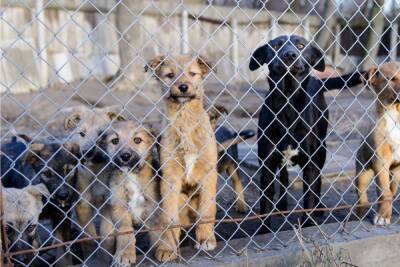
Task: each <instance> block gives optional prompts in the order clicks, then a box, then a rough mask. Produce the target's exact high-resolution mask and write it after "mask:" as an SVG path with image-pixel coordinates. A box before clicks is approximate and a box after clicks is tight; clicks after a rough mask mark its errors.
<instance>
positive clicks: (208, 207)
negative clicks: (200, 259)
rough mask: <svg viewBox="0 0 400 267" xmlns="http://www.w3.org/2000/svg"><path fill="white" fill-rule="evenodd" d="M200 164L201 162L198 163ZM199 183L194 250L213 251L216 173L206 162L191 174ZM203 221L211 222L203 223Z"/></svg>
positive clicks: (215, 243) (214, 241)
mask: <svg viewBox="0 0 400 267" xmlns="http://www.w3.org/2000/svg"><path fill="white" fill-rule="evenodd" d="M199 162H202V161H199ZM193 175H195V176H197V177H196V180H197V181H199V184H200V190H199V203H198V205H199V209H198V213H199V214H198V216H199V222H198V223H199V224H198V225H197V226H196V241H197V243H196V248H197V249H203V250H213V249H215V247H216V246H217V241H216V239H215V234H214V224H215V222H214V221H215V216H216V212H217V208H216V199H215V198H216V194H217V176H218V174H217V171H216V169H215V167H214V166H210V164H207V162H206V161H204V162H202V164H198V165H197V166H196V169H195V170H194V172H193ZM205 221H211V222H208V223H203V222H205Z"/></svg>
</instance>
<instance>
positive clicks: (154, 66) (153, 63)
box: [144, 56, 165, 76]
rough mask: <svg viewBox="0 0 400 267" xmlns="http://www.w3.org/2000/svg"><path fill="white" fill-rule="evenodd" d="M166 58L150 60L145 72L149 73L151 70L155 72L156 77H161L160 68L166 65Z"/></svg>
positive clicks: (159, 57)
mask: <svg viewBox="0 0 400 267" xmlns="http://www.w3.org/2000/svg"><path fill="white" fill-rule="evenodd" d="M164 61H165V56H158V57H155V58H153V59H152V60H150V61H149V62H148V63H147V64H146V65H145V66H144V72H148V71H149V70H151V71H153V72H154V73H155V74H156V76H160V67H161V66H162V65H163V64H164Z"/></svg>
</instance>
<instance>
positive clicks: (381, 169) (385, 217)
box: [374, 149, 393, 225]
mask: <svg viewBox="0 0 400 267" xmlns="http://www.w3.org/2000/svg"><path fill="white" fill-rule="evenodd" d="M382 150H383V149H379V150H377V155H376V160H375V162H374V169H375V173H376V174H377V175H378V177H377V187H376V191H377V194H378V199H379V201H383V202H381V203H379V204H378V214H376V215H375V217H374V224H375V225H388V224H390V219H391V217H392V200H393V194H392V191H391V189H390V162H391V161H390V159H387V156H388V154H386V155H385V153H381V151H382Z"/></svg>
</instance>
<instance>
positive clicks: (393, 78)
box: [390, 76, 399, 82]
mask: <svg viewBox="0 0 400 267" xmlns="http://www.w3.org/2000/svg"><path fill="white" fill-rule="evenodd" d="M398 79H399V78H397V76H393V77H392V79H390V80H391V81H392V82H395V81H397V80H398Z"/></svg>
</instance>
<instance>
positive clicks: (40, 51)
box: [35, 0, 49, 87]
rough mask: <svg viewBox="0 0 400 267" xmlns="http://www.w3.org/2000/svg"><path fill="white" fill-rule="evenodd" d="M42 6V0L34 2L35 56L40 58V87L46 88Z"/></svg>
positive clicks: (47, 75)
mask: <svg viewBox="0 0 400 267" xmlns="http://www.w3.org/2000/svg"><path fill="white" fill-rule="evenodd" d="M43 9H44V5H43V0H36V2H35V17H36V19H35V23H36V30H37V36H36V47H37V48H36V50H37V55H38V57H39V58H40V63H39V67H40V71H39V73H40V86H43V87H44V86H46V85H47V83H48V79H49V73H48V70H49V68H48V56H47V48H45V47H46V35H45V34H46V29H45V27H44V26H43V25H42V24H44V23H45V16H44V10H43Z"/></svg>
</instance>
